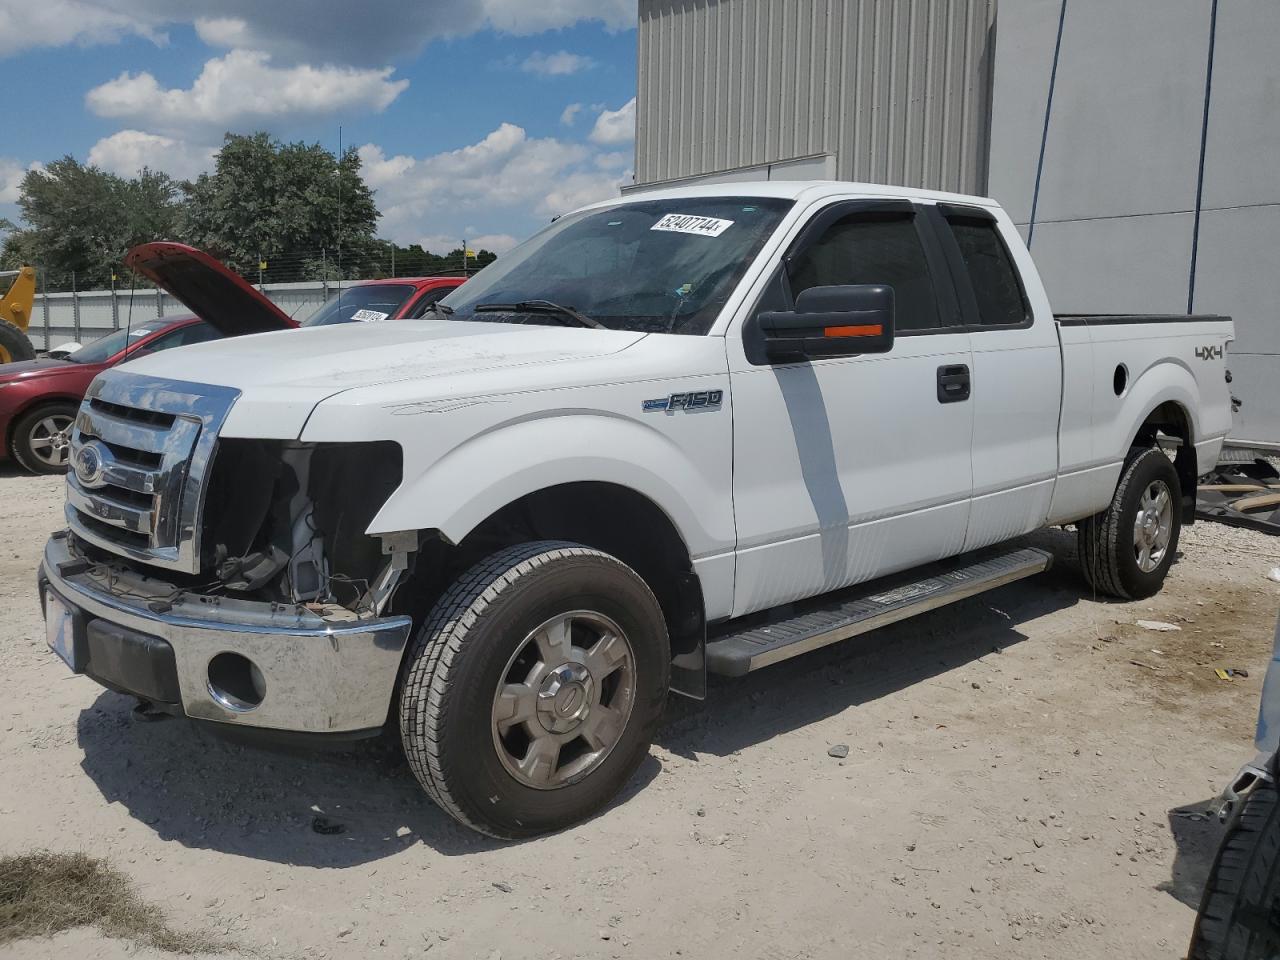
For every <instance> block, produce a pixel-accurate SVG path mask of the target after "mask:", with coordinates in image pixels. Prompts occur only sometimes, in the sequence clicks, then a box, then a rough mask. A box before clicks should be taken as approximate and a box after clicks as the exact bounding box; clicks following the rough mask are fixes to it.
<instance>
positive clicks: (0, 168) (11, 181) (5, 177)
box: [0, 157, 36, 203]
mask: <svg viewBox="0 0 1280 960" xmlns="http://www.w3.org/2000/svg"><path fill="white" fill-rule="evenodd" d="M35 166H36V165H35V164H31V165H30V166H23V165H22V164H21V163H19V162H18V161H17V160H12V159H10V158H9V157H0V203H17V202H18V188H19V187H21V186H22V178H23V177H25V176H26V175H27V171H28V170H31V169H34V168H35Z"/></svg>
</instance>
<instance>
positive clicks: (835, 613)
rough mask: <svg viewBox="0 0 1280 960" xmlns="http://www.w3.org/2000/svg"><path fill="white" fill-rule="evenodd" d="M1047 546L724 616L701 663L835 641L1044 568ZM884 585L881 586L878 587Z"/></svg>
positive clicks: (740, 663)
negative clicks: (762, 612)
mask: <svg viewBox="0 0 1280 960" xmlns="http://www.w3.org/2000/svg"><path fill="white" fill-rule="evenodd" d="M1052 563H1053V557H1052V555H1051V554H1049V553H1047V552H1045V551H1044V550H1037V549H1035V548H1032V547H1026V548H1023V549H1020V550H1014V551H1013V552H1011V553H1005V554H997V555H995V556H992V555H991V554H989V553H988V554H986V555H985V557H984V559H980V560H978V559H975V558H974V556H973V555H970V556H967V557H959V558H956V559H954V560H951V561H950V562H948V563H945V564H931V565H930V566H929V568H928V569H929V570H930V571H932V572H931V573H930V575H928V576H925V577H919V571H918V570H917V571H911V572H910V573H908V574H907V576H908V577H911V576H915V577H916V579H906V580H904V579H903V577H902V576H898V577H894V578H886V579H884V580H880V581H876V582H873V583H870V584H863V585H861V586H860V587H853V588H851V589H846V590H840V591H838V592H836V593H834V594H829V595H828V596H826V597H822V598H818V599H817V600H816V601H815V600H809V601H804V602H803V603H796V604H791V605H790V606H788V607H783V608H782V609H783V610H786V611H787V612H788V614H789V615H784V616H781V617H779V616H776V615H775V616H773V617H772V618H771V619H768V620H766V621H764V622H761V621H760V618H759V617H757V616H752V617H751V618H750V622H751V625H750V626H738V629H736V630H733V629H732V628H733V627H734V626H735V624H733V623H729V624H726V625H725V626H727V627H729V628H730V630H731V632H728V633H722V634H720V635H719V636H712V637H708V638H707V671H708V672H709V673H716V674H720V675H721V676H724V677H741V676H743V675H744V674H747V673H750V672H751V671H752V670H759V669H760V668H761V667H767V666H768V665H769V664H771V663H777V662H778V661H780V660H787V659H789V658H791V657H795V656H799V655H800V654H802V653H808V652H809V651H810V650H816V649H818V648H819V647H825V646H827V645H828V644H831V643H838V642H839V641H841V640H847V639H849V638H850V637H856V636H857V635H858V634H860V633H867V632H868V631H870V630H875V629H876V628H877V627H883V626H885V625H887V624H890V623H896V622H898V621H899V620H905V619H907V618H908V617H914V616H915V615H916V614H919V613H924V612H926V611H928V610H935V609H937V608H938V607H943V606H946V605H947V604H948V603H955V602H956V601H957V600H964V599H965V598H966V597H972V596H974V595H975V594H979V593H983V592H985V591H987V590H992V589H994V588H996V587H999V586H1003V585H1004V584H1006V583H1012V582H1013V581H1014V580H1021V579H1023V578H1024V577H1030V576H1033V575H1034V574H1037V573H1040V572H1041V571H1044V570H1047V569H1049V566H1050V565H1051V564H1052ZM886 587H888V589H886Z"/></svg>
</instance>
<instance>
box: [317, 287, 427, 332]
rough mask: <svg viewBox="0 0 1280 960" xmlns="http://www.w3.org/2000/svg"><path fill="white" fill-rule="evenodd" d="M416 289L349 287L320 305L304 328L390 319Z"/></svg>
mask: <svg viewBox="0 0 1280 960" xmlns="http://www.w3.org/2000/svg"><path fill="white" fill-rule="evenodd" d="M413 291H414V287H413V286H412V285H411V284H407V283H366V284H357V285H355V286H353V287H347V288H346V289H345V290H343V291H342V292H341V293H335V294H334V295H333V296H332V297H330V298H329V299H328V300H326V301H325V302H324V303H323V304H321V305H320V306H319V307H318V308H317V309H316V312H315V313H313V314H311V316H309V317H307V319H305V320H303V321H302V325H303V326H304V327H327V326H329V324H332V323H351V322H352V321H355V320H364V321H371V320H387V319H389V318H390V317H392V316H394V315H395V312H396V311H397V310H399V309H400V306H401V305H402V304H403V303H404V302H405V301H406V300H408V299H409V296H410V295H411V294H412V293H413Z"/></svg>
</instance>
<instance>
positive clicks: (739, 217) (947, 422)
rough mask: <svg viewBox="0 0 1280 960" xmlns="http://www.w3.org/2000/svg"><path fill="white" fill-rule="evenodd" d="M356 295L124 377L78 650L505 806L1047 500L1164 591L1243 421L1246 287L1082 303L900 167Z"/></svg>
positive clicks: (82, 479) (509, 814)
mask: <svg viewBox="0 0 1280 960" xmlns="http://www.w3.org/2000/svg"><path fill="white" fill-rule="evenodd" d="M352 326H356V325H351V324H340V325H336V326H330V327H320V328H317V329H310V330H302V331H291V332H287V333H286V332H281V333H263V334H255V335H251V336H245V337H240V338H237V339H235V340H233V341H232V340H228V341H223V342H219V343H214V344H206V345H202V346H199V347H193V348H190V349H184V350H181V351H176V352H173V353H171V354H167V355H165V356H157V357H154V358H146V359H143V360H139V361H137V362H136V363H134V364H131V365H130V367H129V369H128V370H127V371H125V370H120V371H110V372H108V373H106V374H104V375H103V376H101V377H100V378H99V379H98V380H96V381H95V382H94V384H93V385H92V386H91V388H90V390H89V393H88V395H87V396H86V399H85V401H84V404H83V405H82V407H81V409H80V413H79V416H78V419H77V423H76V430H75V433H74V435H73V440H72V443H73V452H72V462H73V466H74V470H73V472H72V473H71V474H70V475H69V477H68V481H67V482H68V500H67V509H66V516H67V530H65V531H63V532H61V533H59V534H56V535H55V536H54V537H53V538H52V539H51V540H50V543H49V545H48V547H47V549H46V554H45V559H44V563H43V564H42V568H41V574H40V577H41V595H42V599H43V601H44V603H45V605H46V617H47V623H48V626H49V642H50V645H51V646H52V647H53V648H54V649H55V650H56V651H58V652H59V653H60V654H61V655H62V656H63V658H64V659H65V660H66V661H67V662H68V664H69V665H70V666H71V668H72V669H73V670H74V671H76V672H80V673H85V674H87V675H89V676H90V677H93V678H94V679H96V680H98V681H99V682H102V683H104V684H106V685H107V686H110V687H113V688H115V689H119V690H123V691H126V692H129V693H132V694H134V695H137V696H139V697H140V698H142V699H145V700H147V701H148V702H149V703H151V704H153V705H155V706H157V707H158V708H159V709H163V710H166V711H168V712H171V713H174V714H177V715H181V716H186V717H189V718H192V719H194V720H197V721H200V722H203V723H208V724H210V725H212V726H214V727H215V728H220V729H224V730H226V729H233V728H234V729H235V730H237V731H239V732H242V733H251V734H258V735H261V736H263V737H268V736H270V737H284V736H297V737H306V738H310V739H312V740H315V739H321V740H333V739H349V738H355V737H360V736H368V735H372V734H376V733H378V732H380V731H381V730H383V729H384V728H386V727H388V726H390V727H391V728H393V729H396V728H398V730H399V733H400V736H401V740H402V743H403V745H404V748H405V752H406V755H407V757H408V758H409V761H410V765H411V767H412V768H413V770H414V772H415V774H416V775H417V777H418V779H419V781H420V782H421V784H422V786H423V788H424V789H425V791H426V792H427V793H428V794H429V795H430V796H431V797H432V798H433V799H434V800H435V801H436V802H437V803H438V804H439V805H440V806H441V807H442V808H443V809H445V810H447V811H449V812H450V813H451V814H452V815H453V816H455V817H456V818H457V819H459V820H460V821H461V822H463V823H466V824H468V825H470V826H472V827H474V828H475V829H477V830H480V831H482V832H485V833H489V834H492V835H495V836H504V837H514V836H527V835H531V834H536V833H539V832H542V831H546V830H550V829H556V828H558V827H562V826H564V825H566V824H569V823H572V822H575V821H577V820H579V819H581V818H583V817H585V816H587V815H589V814H590V813H592V812H593V811H595V810H597V809H599V808H600V806H601V805H603V804H604V803H606V802H607V801H608V799H609V798H610V797H611V796H612V795H613V794H614V793H615V792H616V791H617V790H618V789H619V788H620V786H621V784H622V783H624V782H625V781H626V779H627V778H628V777H629V776H630V774H631V772H633V771H634V769H635V768H636V766H637V765H638V764H639V763H640V761H641V760H642V759H643V757H644V755H645V753H646V751H647V750H648V745H649V742H650V739H651V737H652V734H653V731H654V729H655V727H656V725H657V723H658V720H659V717H660V715H661V710H662V705H663V703H664V702H665V699H666V697H667V695H668V692H669V691H675V692H679V693H684V694H687V695H691V696H703V695H704V694H705V678H706V674H707V673H708V672H713V673H720V674H725V675H731V676H732V675H740V674H743V673H746V672H749V671H752V670H756V669H761V668H764V667H767V666H768V665H769V664H771V663H775V662H777V661H778V660H781V659H785V658H787V657H791V656H796V655H798V654H802V653H804V652H805V651H807V650H811V649H813V648H815V647H817V646H821V645H824V644H827V643H832V642H837V641H839V640H842V639H845V638H847V637H850V636H853V635H856V634H859V633H865V632H867V631H868V630H871V629H874V628H875V627H877V626H879V625H882V624H884V623H888V622H892V621H894V620H900V619H902V618H904V617H908V616H912V615H914V614H916V613H920V612H922V611H924V610H928V609H933V608H936V607H938V606H941V605H943V604H946V603H950V602H953V601H955V600H958V599H961V598H962V597H965V596H971V595H973V594H974V593H977V592H980V591H982V590H986V589H990V588H992V587H994V586H998V585H1000V584H1003V583H1008V582H1010V581H1011V580H1015V579H1018V578H1021V577H1027V576H1031V575H1033V574H1035V573H1038V572H1039V571H1041V570H1043V569H1045V567H1047V566H1048V564H1049V563H1050V562H1051V559H1052V558H1051V557H1050V556H1049V555H1048V554H1047V553H1045V552H1044V551H1041V550H1037V549H1032V548H1028V547H1025V546H1021V545H1018V544H1013V545H1010V544H1009V541H1011V540H1013V539H1014V538H1017V537H1019V536H1021V535H1022V534H1025V533H1028V532H1030V531H1033V530H1035V529H1037V528H1040V527H1043V526H1046V525H1050V524H1075V525H1076V526H1077V528H1078V531H1079V534H1078V535H1079V538H1080V545H1081V557H1082V566H1083V573H1084V576H1085V579H1086V581H1087V582H1088V583H1089V584H1090V585H1091V586H1092V588H1093V589H1095V590H1098V591H1100V592H1105V593H1108V594H1111V595H1114V596H1117V597H1120V598H1126V599H1133V598H1138V597H1142V596H1148V595H1150V594H1151V593H1153V592H1155V591H1156V590H1158V589H1159V588H1160V586H1161V584H1162V583H1163V581H1164V577H1165V575H1166V573H1167V571H1168V569H1169V566H1170V564H1172V562H1173V560H1174V557H1175V555H1176V549H1177V539H1178V532H1179V529H1180V525H1181V523H1182V522H1184V521H1190V519H1191V510H1190V507H1191V502H1192V501H1191V498H1192V496H1193V492H1194V485H1195V479H1196V477H1197V476H1198V475H1199V474H1201V473H1203V472H1205V471H1207V470H1208V469H1209V468H1211V467H1212V465H1213V463H1214V462H1215V460H1216V457H1217V453H1218V450H1219V448H1220V446H1221V444H1222V440H1223V437H1224V436H1225V434H1226V431H1227V429H1228V428H1229V425H1230V409H1229V399H1228V396H1227V389H1226V382H1225V380H1226V378H1225V350H1226V347H1227V344H1228V343H1229V341H1230V340H1231V337H1232V327H1231V322H1230V320H1228V319H1225V318H1220V317H1203V316H1194V317H1192V316H1178V317H1160V316H1154V315H1150V316H1136V317H1135V316H1127V317H1102V316H1097V317H1093V316H1091V317H1055V316H1054V315H1053V313H1052V312H1051V308H1050V305H1049V302H1048V298H1047V297H1046V295H1045V291H1044V289H1043V287H1042V285H1041V284H1040V281H1039V278H1038V274H1037V273H1036V270H1035V266H1034V264H1033V263H1032V260H1031V257H1030V255H1029V253H1028V252H1027V250H1026V247H1025V245H1024V244H1023V243H1022V241H1021V238H1020V237H1019V235H1018V232H1017V230H1016V228H1015V227H1014V225H1013V224H1012V222H1011V221H1010V220H1009V218H1008V217H1007V215H1005V213H1004V212H1003V211H1002V210H1001V208H1000V207H999V205H998V204H996V203H994V202H993V201H991V200H989V199H985V198H977V197H964V196H958V195H953V194H940V193H931V192H927V191H917V190H908V189H904V188H898V187H883V186H875V185H867V184H843V183H831V182H821V183H780V182H766V183H734V184H721V185H702V186H697V187H685V188H678V189H671V190H663V191H657V192H654V193H652V194H633V195H630V196H628V197H624V198H620V199H617V200H613V201H608V202H605V203H602V204H597V205H593V206H591V207H587V208H584V209H582V210H580V211H576V212H574V213H572V214H568V215H566V216H565V217H562V218H560V219H559V220H557V221H556V222H555V223H553V224H551V225H550V226H548V227H547V228H545V229H544V230H542V231H541V232H539V233H538V234H536V235H535V236H534V237H532V238H530V239H529V240H528V241H526V242H525V243H524V244H522V245H521V246H519V247H517V248H516V249H514V250H512V251H511V252H509V253H508V254H506V255H504V256H503V257H501V258H499V259H498V260H497V261H496V262H495V263H493V264H491V265H490V266H488V267H486V268H485V269H484V270H483V271H481V272H480V273H479V274H477V275H476V276H475V277H473V278H472V279H470V280H469V281H468V282H467V283H466V284H465V285H464V286H462V287H459V288H458V289H457V290H455V291H453V292H451V293H450V294H449V295H448V296H447V297H445V298H444V299H443V300H441V301H440V302H439V304H438V305H437V307H436V308H435V309H433V310H432V312H431V313H430V314H429V315H428V316H427V317H426V318H423V319H419V320H404V321H399V322H397V323H394V324H373V325H370V326H368V327H367V328H366V329H361V330H355V331H353V330H351V329H350V327H352ZM282 337H288V338H289V341H288V349H287V350H282V349H280V346H281V343H280V338H282ZM213 371H216V376H214V377H212V379H211V372H213Z"/></svg>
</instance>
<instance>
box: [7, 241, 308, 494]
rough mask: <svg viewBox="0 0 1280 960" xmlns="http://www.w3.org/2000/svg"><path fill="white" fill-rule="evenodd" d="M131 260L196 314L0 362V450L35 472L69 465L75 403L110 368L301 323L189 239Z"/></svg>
mask: <svg viewBox="0 0 1280 960" xmlns="http://www.w3.org/2000/svg"><path fill="white" fill-rule="evenodd" d="M125 263H126V264H127V265H128V266H130V267H133V268H134V269H135V270H137V271H138V272H139V273H141V274H142V275H143V276H145V277H147V278H148V279H149V280H151V281H152V282H154V283H155V284H156V285H157V286H160V287H163V288H164V289H166V290H168V291H169V292H170V293H171V294H173V295H174V296H175V297H176V298H177V299H178V300H180V301H181V302H182V303H184V304H186V306H187V307H188V308H189V309H191V310H192V311H194V314H195V315H194V316H192V315H184V316H180V317H172V318H161V319H158V320H148V321H146V322H144V323H137V324H130V325H128V326H126V327H122V328H121V329H119V330H115V331H112V332H111V333H108V334H107V335H106V336H104V337H101V338H99V339H97V340H94V341H92V342H91V343H88V344H86V345H84V346H82V347H80V348H79V349H78V350H75V351H74V352H72V353H69V354H67V355H66V356H63V357H44V358H39V359H35V360H25V361H20V362H18V363H6V364H4V365H3V366H0V458H4V457H11V458H12V459H14V460H15V461H17V462H18V463H19V464H21V465H22V466H23V467H25V468H26V469H28V470H30V471H32V472H33V473H62V472H65V471H66V469H67V465H68V452H69V440H70V436H71V429H72V425H73V423H74V420H75V416H76V410H77V408H78V407H79V406H80V401H81V399H82V398H83V397H84V394H85V391H86V390H87V389H88V388H89V384H90V383H92V382H93V379H94V377H96V376H97V375H98V374H100V373H102V372H103V371H104V370H109V369H110V368H112V367H115V366H118V365H120V364H122V363H125V362H126V361H129V360H136V359H139V358H141V357H145V356H149V355H151V354H154V353H158V352H160V351H164V350H171V349H173V348H174V347H182V346H189V345H191V344H195V343H204V342H205V341H208V340H216V339H219V338H220V337H224V336H238V335H241V334H246V333H262V332H265V331H268V330H288V329H293V328H295V327H297V326H298V324H297V323H296V322H294V321H293V320H292V319H290V318H289V316H288V315H287V314H285V313H284V312H283V311H282V310H281V309H280V308H279V307H277V306H276V305H275V304H274V303H272V302H271V301H270V300H268V299H267V298H266V297H265V296H263V295H262V294H261V293H260V292H258V291H257V290H255V289H253V287H251V286H250V285H249V284H248V283H246V282H245V281H244V280H243V279H241V278H240V277H238V276H236V275H235V274H234V273H232V272H231V270H229V269H228V268H227V267H226V266H225V265H224V264H222V263H220V262H218V260H216V259H215V258H213V257H211V256H209V255H208V254H207V253H203V252H202V251H200V250H196V249H194V248H192V247H188V246H186V245H184V244H180V243H147V244H143V245H141V246H139V247H135V248H134V249H132V250H131V251H129V254H128V256H127V257H126V258H125Z"/></svg>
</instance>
